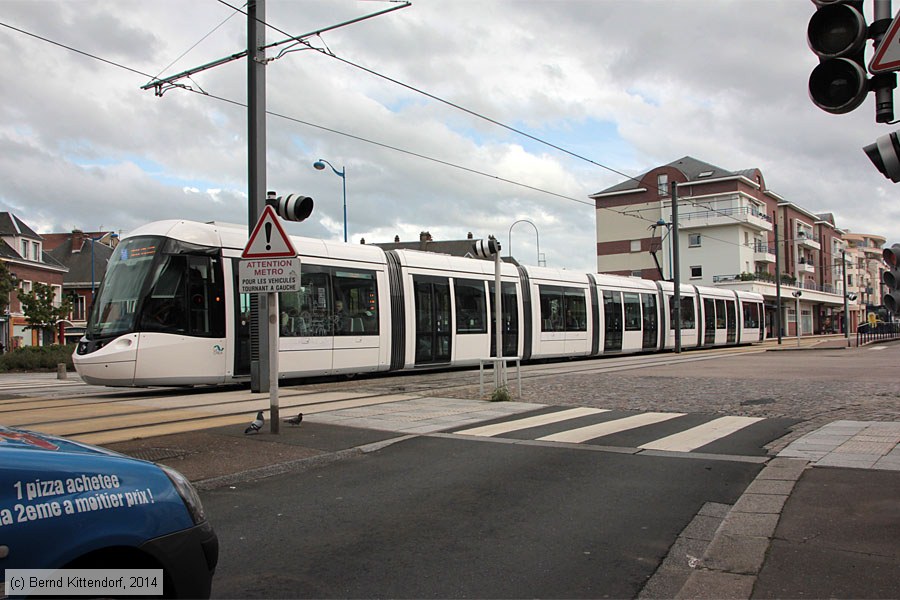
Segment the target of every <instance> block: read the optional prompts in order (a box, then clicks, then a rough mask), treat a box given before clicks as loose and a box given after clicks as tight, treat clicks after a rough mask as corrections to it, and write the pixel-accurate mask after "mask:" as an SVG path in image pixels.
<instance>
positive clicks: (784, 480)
mask: <svg viewBox="0 0 900 600" xmlns="http://www.w3.org/2000/svg"><path fill="white" fill-rule="evenodd" d="M898 443H900V423H883V422H860V421H838V422H835V423H832V424H829V425H827V426H825V427H822V428H821V429H819V430H817V431H814V432H812V433H810V434H807V435H806V436H804V437H803V438H800V439H799V440H797V441H795V442H793V443H792V444H790V445H789V446H788V447H787V448H785V449H784V450H782V452H781V453H780V454H779V457H778V458H775V459H773V460H771V461H770V462H769V464H768V465H767V466H766V468H765V469H763V471H762V472H760V474H759V475H758V476H757V478H756V479H755V480H754V482H753V483H752V484H751V485H750V486H749V487H748V488H747V490H746V491H745V492H744V494H743V495H742V496H741V498H740V499H739V500H738V502H737V503H736V504H735V505H734V506H732V507H731V508H730V510H728V512H727V513H726V514H725V515H724V516H723V518H722V520H721V522H720V523H719V526H718V527H717V528H716V530H715V533H714V534H713V535H712V536H711V538H710V539H709V541H708V546H706V549H705V551H704V553H703V555H702V559H700V560H696V559H694V560H693V561H689V560H682V561H681V562H682V563H685V566H684V567H683V568H682V571H687V572H688V573H689V574H688V575H687V579H686V581H685V583H684V585H683V586H682V587H681V588H680V591H679V592H678V593H677V595H676V597H677V598H685V599H687V598H740V599H747V598H897V597H898V593H900V446H898ZM808 461H811V462H808ZM690 558H694V557H690ZM675 564H678V562H677V557H676V561H675ZM683 574H684V573H682V575H683ZM657 585H659V584H657ZM643 597H653V596H652V595H647V596H643Z"/></svg>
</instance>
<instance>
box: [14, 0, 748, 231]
mask: <svg viewBox="0 0 900 600" xmlns="http://www.w3.org/2000/svg"><path fill="white" fill-rule="evenodd" d="M217 1H218V2H220V3H222V4H225V5H226V6H229V7H230V8H232V9H234V10H236V11H238V12H243V11H241V10H240V9H238V8H236V7H234V6H232V5H230V4H228V3H227V2H224V0H217ZM0 25H3V26H4V27H7V28H9V29H12V30H14V31H17V32H20V33H23V34H26V35H28V36H30V37H33V38H36V39H39V40H41V41H44V42H47V43H49V44H52V45H55V46H58V47H61V48H64V49H66V50H69V51H72V52H75V53H77V54H81V55H83V56H85V57H88V58H92V59H95V60H98V61H101V62H103V63H106V64H109V65H111V66H115V67H118V68H121V69H124V70H126V71H129V72H131V73H135V74H138V75H141V76H143V77H147V78H148V79H151V80H156V77H155V76H153V75H150V74H148V73H145V72H142V71H139V70H137V69H134V68H131V67H128V66H126V65H123V64H120V63H117V62H115V61H111V60H108V59H105V58H102V57H100V56H97V55H94V54H91V53H89V52H85V51H83V50H79V49H77V48H74V47H72V46H68V45H66V44H63V43H60V42H57V41H55V40H51V39H49V38H46V37H43V36H40V35H37V34H34V33H31V32H28V31H25V30H23V29H20V28H17V27H14V26H11V25H8V24H6V23H3V22H0ZM266 25H267V26H268V27H272V28H273V29H275V30H276V31H278V32H280V33H283V34H284V35H288V36H290V34H289V33H286V32H284V31H282V30H280V29H278V28H275V27H273V26H271V25H268V24H266ZM171 85H174V86H175V87H179V88H182V89H185V90H187V91H189V92H193V93H196V94H200V95H203V96H207V97H209V98H213V99H215V100H219V101H221V102H225V103H228V104H232V105H235V106H240V107H243V108H246V107H247V105H246V103H244V102H240V101H237V100H232V99H229V98H225V97H222V96H218V95H215V94H211V93H209V92H206V91H204V90H202V89H201V90H195V89H193V88H191V87H190V86H187V85H184V84H171ZM411 89H415V88H411ZM423 93H424V92H423ZM426 95H427V93H426ZM435 98H436V99H438V98H437V97H435ZM438 100H440V99H438ZM448 104H451V105H452V103H448ZM461 110H464V111H466V112H471V111H468V110H467V109H464V108H461ZM266 114H268V115H271V116H273V117H277V118H281V119H285V120H288V121H292V122H295V123H298V124H301V125H305V126H308V127H312V128H316V129H319V130H322V131H327V132H329V133H333V134H335V135H340V136H343V137H347V138H349V139H354V140H357V141H361V142H364V143H367V144H371V145H374V146H378V147H381V148H384V149H388V150H392V151H395V152H400V153H402V154H406V155H408V156H413V157H415V158H419V159H422V160H427V161H430V162H434V163H436V164H441V165H443V166H447V167H450V168H454V169H458V170H461V171H464V172H468V173H471V174H474V175H479V176H482V177H488V178H491V179H494V180H496V181H500V182H504V183H507V184H510V185H514V186H517V187H521V188H523V189H529V190H532V191H535V192H539V193H543V194H546V195H550V196H554V197H557V198H560V199H564V200H569V201H572V202H577V203H579V204H584V205H586V206H592V207H594V208H595V209H596V210H605V211H609V212H611V213H614V214H618V215H620V216H626V217H631V218H635V219H638V220H641V221H644V222H647V223H650V224H656V221H655V220H653V219H649V218H647V217H643V216H641V215H637V214H633V213H632V212H629V211H625V210H616V209H614V208H611V207H605V206H599V207H598V206H596V204H595V203H594V202H589V201H586V200H581V199H579V198H574V197H572V196H567V195H565V194H560V193H558V192H553V191H550V190H546V189H543V188H539V187H536V186H532V185H529V184H525V183H522V182H519V181H515V180H512V179H508V178H504V177H501V176H499V175H494V174H491V173H487V172H484V171H480V170H478V169H474V168H471V167H466V166H463V165H459V164H456V163H452V162H450V161H446V160H443V159H438V158H435V157H431V156H428V155H425V154H421V153H417V152H414V151H411V150H405V149H403V148H399V147H397V146H393V145H390V144H386V143H383V142H378V141H375V140H371V139H368V138H364V137H362V136H358V135H355V134H351V133H347V132H344V131H341V130H338V129H334V128H330V127H326V126H323V125H318V124H315V123H311V122H309V121H305V120H303V119H299V118H296V117H291V116H288V115H285V114H281V113H277V112H274V111H269V110H267V111H266ZM471 114H473V115H475V116H479V117H482V118H484V119H486V120H488V121H491V122H494V121H493V120H492V119H490V118H488V117H483V116H482V115H478V114H477V113H474V112H471ZM497 124H498V125H500V126H502V127H506V128H509V127H507V126H505V125H503V124H502V123H499V122H497ZM509 129H510V130H512V131H516V132H518V130H515V129H514V128H509ZM524 135H526V136H528V137H532V138H533V139H535V140H536V141H539V142H541V143H545V144H547V145H550V146H552V147H555V145H553V144H551V143H549V142H545V141H544V140H540V139H539V138H534V137H533V136H530V134H524ZM561 150H562V151H564V152H567V153H569V154H572V155H573V156H576V157H579V158H583V159H584V160H587V161H588V162H590V163H592V164H595V165H597V166H600V167H603V168H606V169H608V170H610V171H612V172H615V173H618V174H620V175H622V176H624V177H627V178H628V179H631V180H634V181H640V180H638V179H636V178H634V177H630V176H628V175H625V174H623V173H620V172H618V171H616V170H615V169H612V168H610V167H606V166H605V165H602V164H600V163H597V162H595V161H592V160H590V159H587V158H584V157H580V155H577V154H574V153H570V152H568V151H566V150H564V149H561ZM704 208H707V209H709V207H704ZM710 210H713V211H714V210H715V209H710ZM704 235H705V237H706V238H707V239H710V240H714V241H717V242H720V243H723V244H727V245H732V246H739V247H742V246H744V245H745V244H742V243H739V242H732V241H729V240H722V239H719V238H715V237H713V236H709V235H706V234H704Z"/></svg>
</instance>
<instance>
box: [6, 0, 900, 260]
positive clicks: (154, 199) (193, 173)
mask: <svg viewBox="0 0 900 600" xmlns="http://www.w3.org/2000/svg"><path fill="white" fill-rule="evenodd" d="M240 1H241V0H234V1H232V0H228V2H229V3H232V4H234V5H235V6H243V4H240V5H239V4H237V2H240ZM866 4H867V6H866V9H867V10H869V9H870V8H871V7H870V6H868V4H870V3H868V2H867V3H866ZM391 6H392V4H391V3H388V2H377V1H354V0H267V2H266V21H267V22H268V23H269V24H270V25H272V26H273V27H275V28H277V29H272V28H270V29H268V30H267V32H266V40H267V42H275V41H280V40H283V39H285V38H286V37H288V35H286V34H285V33H282V32H286V33H287V34H290V35H299V34H302V33H307V32H311V31H315V30H318V29H321V28H324V27H328V26H331V25H335V24H338V23H341V22H343V21H346V20H349V19H352V18H355V17H358V16H361V15H365V14H369V13H373V12H376V11H380V10H383V9H385V8H389V7H391ZM813 11H814V6H813V4H812V3H811V2H807V1H805V0H753V1H747V0H744V1H738V0H735V1H729V0H655V1H654V0H649V1H648V0H615V1H614V0H580V1H578V0H544V1H543V2H536V1H528V0H480V1H474V0H472V1H470V0H454V1H453V2H448V1H446V0H414V2H413V4H412V6H409V7H407V8H402V9H399V10H396V11H393V12H391V13H389V14H386V15H383V16H379V17H376V18H373V19H370V20H367V21H364V22H361V23H357V24H353V25H349V26H347V27H344V28H341V29H338V30H335V31H331V32H328V33H325V34H323V35H322V36H321V37H316V38H312V39H311V40H310V41H311V43H312V45H313V46H314V47H315V48H319V49H322V50H327V51H328V52H330V53H332V54H333V55H334V56H329V55H328V54H326V53H324V52H319V51H316V50H304V51H297V52H290V53H287V54H285V55H284V56H282V57H281V58H279V59H277V60H273V61H272V62H269V63H268V66H267V67H266V69H267V73H266V76H267V95H268V98H267V107H268V110H269V111H270V112H271V113H274V114H270V115H269V116H268V119H267V133H268V141H267V164H268V168H267V188H268V189H270V190H276V191H278V193H279V194H287V193H301V194H304V195H308V196H312V197H313V198H314V199H315V202H316V209H315V212H314V213H313V216H312V217H311V218H310V220H309V221H307V222H304V223H296V224H289V225H288V231H289V232H290V233H292V234H296V235H305V236H310V237H318V238H325V239H332V240H340V239H343V219H342V208H341V203H342V200H341V180H340V178H339V177H337V176H335V175H334V173H332V172H331V171H330V170H326V171H317V170H315V169H313V168H312V163H313V162H314V161H316V160H317V159H318V158H324V159H327V160H328V161H330V162H331V163H332V164H333V165H334V166H335V167H337V168H338V170H340V169H341V168H346V174H347V175H346V182H347V204H348V213H349V232H350V240H351V242H352V243H359V240H360V238H365V240H366V241H367V242H389V241H393V238H394V236H395V235H399V236H400V238H401V239H402V240H404V241H409V240H415V239H418V236H419V232H420V231H430V232H431V234H432V236H433V237H434V238H435V239H463V238H465V236H466V234H467V233H468V232H472V233H473V234H474V235H475V237H486V236H487V235H489V234H493V235H496V236H497V237H498V238H500V240H501V242H502V243H503V245H504V247H505V246H506V245H507V240H508V239H509V237H510V233H509V232H510V227H511V226H512V224H513V223H514V222H515V221H517V220H519V219H528V220H530V221H532V222H533V223H534V224H535V225H536V227H537V229H538V231H539V239H540V251H541V252H542V253H543V254H545V255H546V261H547V264H548V266H553V267H565V268H568V269H577V270H585V271H586V270H594V269H595V267H596V259H595V246H594V243H595V237H596V234H595V226H596V219H597V218H598V217H597V216H596V215H595V211H594V209H593V204H592V202H591V201H590V200H589V199H588V195H589V194H591V193H594V192H597V191H600V190H602V189H604V188H606V187H608V186H611V185H614V184H616V183H619V182H620V181H622V180H623V179H624V176H623V175H621V174H620V173H623V174H626V175H629V176H632V175H638V174H640V173H642V172H644V171H646V170H648V169H650V168H653V167H655V166H657V165H660V164H665V163H668V162H671V161H673V160H675V159H678V158H681V157H682V156H685V155H689V156H693V157H694V158H697V159H700V160H703V161H706V162H709V163H712V164H714V165H717V166H720V167H723V168H725V169H729V170H740V169H747V168H752V167H758V168H760V169H761V170H762V172H763V175H764V176H765V178H766V183H767V184H768V186H769V188H770V189H772V190H773V191H774V192H776V193H778V194H779V195H781V196H782V197H784V198H785V199H787V200H790V201H792V202H794V203H797V204H799V205H801V206H803V207H804V208H807V209H809V210H812V211H814V212H832V213H834V214H835V216H836V219H837V223H838V226H839V227H843V228H848V229H850V230H852V231H857V232H869V233H876V234H881V235H884V236H886V237H887V238H888V240H889V242H891V241H900V232H898V228H897V225H898V223H900V210H898V208H897V206H898V204H897V202H896V200H895V199H896V197H897V191H898V188H897V187H895V185H896V184H893V183H891V182H890V181H889V180H887V179H885V178H884V177H883V176H882V175H881V174H880V173H878V172H877V171H876V170H875V168H874V167H873V166H872V165H871V163H870V162H869V160H868V159H867V158H866V156H865V154H864V153H863V152H862V150H861V148H862V146H864V145H867V144H869V143H871V142H873V141H874V140H875V138H877V137H878V136H880V135H884V134H886V133H888V132H890V131H892V127H890V126H886V125H876V124H875V122H874V101H873V97H872V95H871V94H870V97H869V98H868V99H867V101H866V102H865V104H863V106H862V107H860V108H859V109H857V110H856V111H855V112H853V113H850V114H847V115H840V116H835V115H829V114H826V113H824V112H822V111H821V110H819V109H817V108H816V107H814V106H813V105H812V103H811V102H810V100H809V99H808V96H807V91H806V86H807V78H808V76H809V72H810V70H811V69H812V68H813V67H814V66H815V65H816V64H817V60H816V58H815V56H814V55H813V54H812V53H811V52H810V51H809V49H808V48H807V45H806V39H805V35H806V26H807V22H808V20H809V17H810V15H811V14H812V13H813ZM0 24H3V25H6V26H11V27H15V28H17V29H20V30H24V31H27V32H29V33H31V34H34V35H35V36H40V37H42V38H46V39H48V40H52V41H53V42H56V43H58V44H64V45H66V46H69V47H71V48H74V49H77V50H80V51H82V52H85V53H89V54H91V55H94V56H95V57H98V58H102V59H105V60H107V61H110V62H112V63H116V64H117V65H120V66H114V65H112V64H109V63H105V62H101V61H100V60H97V59H96V58H89V57H86V56H84V55H82V54H78V53H76V52H73V51H71V50H67V49H64V48H61V47H60V46H58V45H53V44H51V43H48V42H47V41H42V40H40V39H37V38H36V37H32V36H29V35H26V34H25V33H22V32H20V31H16V30H13V29H10V28H9V27H3V26H0V54H2V56H3V57H4V58H3V60H2V61H0V98H2V102H0V210H4V211H10V212H13V213H15V214H16V215H18V216H19V217H20V218H22V219H23V220H24V221H25V222H27V223H29V224H30V225H31V226H32V228H34V229H35V230H36V231H38V232H41V233H47V232H58V231H68V230H71V229H73V228H82V229H85V230H98V229H101V228H102V229H105V230H116V231H122V232H127V231H128V230H129V229H131V228H134V227H136V226H138V225H140V224H142V223H145V222H148V221H153V220H159V219H171V218H185V219H194V220H200V221H208V220H216V221H227V222H233V223H241V224H246V222H247V133H246V131H247V125H246V123H247V110H246V108H244V107H242V106H240V105H238V104H235V103H241V104H242V103H245V102H246V93H247V92H246V63H245V61H244V60H243V59H242V60H237V61H234V62H232V63H230V64H227V65H224V66H220V67H217V68H215V69H211V70H209V71H206V72H204V73H201V74H198V75H195V76H194V77H193V78H192V79H190V80H184V81H183V83H185V84H186V85H188V86H190V87H191V88H192V89H193V90H195V91H201V90H202V91H205V92H206V93H207V94H209V95H202V94H199V93H191V92H190V91H186V90H183V89H173V90H170V91H168V92H166V93H165V95H164V96H163V97H161V98H160V97H156V96H155V95H154V94H153V92H152V91H142V90H141V89H140V86H141V85H143V84H145V83H147V82H148V80H149V78H150V77H151V76H156V75H158V74H163V75H168V74H173V73H176V72H179V71H182V70H185V69H188V68H191V67H194V66H197V65H201V64H205V63H208V62H210V61H212V60H215V59H218V58H221V57H224V56H228V55H231V54H233V53H236V52H240V51H242V50H243V49H244V48H246V17H245V16H244V15H243V14H240V13H236V12H235V11H234V10H233V9H232V8H230V7H229V6H227V5H226V4H225V3H224V2H221V1H219V0H193V1H191V2H184V1H183V0H151V1H147V0H90V1H88V0H67V1H61V2H57V1H49V0H46V1H45V0H25V1H17V0H3V2H2V4H0ZM278 30H281V32H279V31H278ZM276 54H277V50H269V52H268V53H267V56H268V57H270V58H274V57H275V56H276ZM335 57H337V58H335ZM339 59H343V60H339ZM344 61H349V62H350V63H355V64H356V65H359V66H362V67H365V68H366V69H369V70H372V71H375V72H377V73H379V74H382V75H384V76H387V77H390V78H392V79H395V80H397V81H400V82H403V83H405V84H407V85H409V86H412V87H415V88H418V89H420V90H423V91H425V92H427V93H429V94H431V95H432V96H437V97H439V98H441V99H443V100H445V101H447V102H450V103H453V104H456V105H459V106H461V107H464V108H466V109H468V110H469V111H472V112H474V113H478V114H481V115H484V116H486V117H489V118H490V119H493V120H495V121H498V122H501V123H503V124H505V125H508V126H509V127H512V128H515V129H519V130H522V131H525V132H527V133H529V134H530V135H532V136H534V137H536V138H540V139H541V140H545V141H547V142H550V143H552V144H554V145H556V146H559V147H561V148H564V149H565V150H567V151H569V152H571V153H572V154H574V155H578V156H579V157H581V158H577V157H575V156H572V154H567V153H564V152H561V151H559V150H557V149H554V148H552V147H550V146H548V145H545V144H542V143H539V142H536V141H534V140H533V139H529V138H528V137H524V136H522V135H519V134H517V133H515V132H512V131H510V130H508V129H504V128H501V127H498V126H497V125H494V124H491V123H489V122H488V121H485V120H483V119H479V118H477V117H475V116H472V115H471V114H468V113H466V112H463V111H460V110H458V109H457V108H453V107H451V106H449V105H447V104H445V103H441V102H439V101H436V100H434V99H431V98H429V97H427V96H425V95H422V94H419V93H416V92H414V91H411V90H410V89H408V88H405V87H403V86H400V85H398V84H396V83H392V82H389V81H387V80H386V79H384V78H381V77H378V76H376V75H373V74H370V73H368V72H366V71H364V70H362V69H360V68H358V67H355V66H352V65H350V64H348V63H347V62H344ZM126 67H127V68H126ZM135 71H137V72H135ZM222 99H225V100H222ZM226 100H230V101H233V102H234V103H229V102H228V101H226ZM897 113H898V115H900V105H898V110H897ZM599 218H602V212H601V213H600V217H599ZM535 242H536V236H535V232H534V229H533V228H531V227H530V226H529V225H527V224H519V225H516V227H515V228H514V229H513V230H512V244H511V246H512V252H513V254H514V255H516V256H517V257H518V258H519V259H520V260H522V261H523V262H526V263H530V264H533V263H535V262H536V261H537V251H536V247H535ZM505 250H506V248H504V254H505V253H506V252H505Z"/></svg>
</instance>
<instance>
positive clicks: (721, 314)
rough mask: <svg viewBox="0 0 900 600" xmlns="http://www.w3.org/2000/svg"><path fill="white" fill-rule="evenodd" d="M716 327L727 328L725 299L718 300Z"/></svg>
mask: <svg viewBox="0 0 900 600" xmlns="http://www.w3.org/2000/svg"><path fill="white" fill-rule="evenodd" d="M716 329H725V301H724V300H716Z"/></svg>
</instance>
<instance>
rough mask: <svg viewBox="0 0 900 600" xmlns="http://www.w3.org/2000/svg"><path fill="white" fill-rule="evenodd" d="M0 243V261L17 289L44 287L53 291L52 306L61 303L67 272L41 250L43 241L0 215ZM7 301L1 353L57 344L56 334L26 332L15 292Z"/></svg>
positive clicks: (18, 221) (21, 224)
mask: <svg viewBox="0 0 900 600" xmlns="http://www.w3.org/2000/svg"><path fill="white" fill-rule="evenodd" d="M0 240H2V243H0V261H2V262H3V263H4V264H5V265H6V268H7V269H8V270H9V272H10V274H11V275H12V276H14V277H15V281H17V287H18V289H20V290H23V291H26V292H29V291H31V289H32V288H33V286H34V284H35V283H44V284H47V285H49V286H50V287H52V288H53V291H54V295H55V297H56V303H57V304H58V303H59V302H61V301H62V286H63V278H64V277H65V274H66V272H67V270H68V269H67V268H66V267H65V266H64V265H62V264H61V263H60V262H59V261H57V260H55V259H54V258H53V257H52V256H50V255H49V254H48V253H47V252H46V251H45V250H44V240H43V238H42V237H41V236H40V235H38V234H37V233H35V232H34V230H32V229H31V227H29V226H28V225H26V224H25V223H24V222H23V221H22V220H21V219H19V218H18V217H17V216H15V215H14V214H12V213H9V212H0ZM9 300H10V302H9V307H8V309H7V314H5V315H2V317H0V318H2V319H3V321H2V327H0V343H2V344H3V347H4V350H5V349H12V348H18V347H19V346H42V345H45V344H51V343H54V342H56V341H57V339H56V338H57V337H58V336H57V335H56V333H54V334H50V333H46V332H45V333H42V332H40V331H37V330H34V329H26V326H27V325H28V321H26V320H25V315H24V313H23V312H22V304H21V303H20V302H19V294H18V291H17V290H13V292H12V293H11V294H10V298H9Z"/></svg>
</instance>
